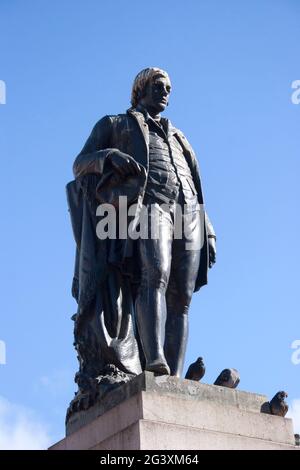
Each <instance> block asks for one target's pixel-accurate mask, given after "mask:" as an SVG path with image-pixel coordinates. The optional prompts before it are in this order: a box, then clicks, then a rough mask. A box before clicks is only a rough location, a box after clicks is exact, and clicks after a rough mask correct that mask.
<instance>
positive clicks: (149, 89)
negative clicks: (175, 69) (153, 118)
mask: <svg viewBox="0 0 300 470" xmlns="http://www.w3.org/2000/svg"><path fill="white" fill-rule="evenodd" d="M170 92H171V82H170V78H169V75H168V74H167V72H165V71H164V70H162V69H159V68H156V67H150V68H147V69H144V70H142V71H141V72H140V73H138V74H137V76H136V77H135V80H134V82H133V87H132V92H131V104H132V106H133V107H134V108H135V107H136V106H137V105H138V104H141V105H143V106H144V107H145V108H146V109H147V111H148V112H150V113H151V114H152V113H154V114H155V113H156V114H157V113H160V112H161V111H164V109H165V108H166V106H167V105H168V100H169V95H170Z"/></svg>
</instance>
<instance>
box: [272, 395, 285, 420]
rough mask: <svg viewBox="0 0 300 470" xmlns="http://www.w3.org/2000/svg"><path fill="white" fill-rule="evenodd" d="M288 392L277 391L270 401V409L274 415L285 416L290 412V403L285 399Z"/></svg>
mask: <svg viewBox="0 0 300 470" xmlns="http://www.w3.org/2000/svg"><path fill="white" fill-rule="evenodd" d="M287 396H288V394H287V393H286V392H284V391H281V392H277V393H276V395H274V397H273V398H272V400H271V401H270V411H271V414H272V415H276V416H282V417H284V416H285V415H286V414H287V412H288V409H289V407H288V404H287V403H286V402H285V401H284V400H285V398H287Z"/></svg>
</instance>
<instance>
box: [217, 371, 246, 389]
mask: <svg viewBox="0 0 300 470" xmlns="http://www.w3.org/2000/svg"><path fill="white" fill-rule="evenodd" d="M239 383H240V374H239V373H238V371H237V370H236V369H224V370H222V372H221V374H220V375H219V376H218V377H217V379H216V381H215V383H214V385H219V386H221V387H228V388H236V387H237V386H238V384H239Z"/></svg>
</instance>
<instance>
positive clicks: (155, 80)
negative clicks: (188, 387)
mask: <svg viewBox="0 0 300 470" xmlns="http://www.w3.org/2000/svg"><path fill="white" fill-rule="evenodd" d="M170 92H171V82H170V79H169V76H168V74H167V73H166V72H165V71H163V70H161V69H158V68H147V69H145V70H142V71H141V72H140V73H139V74H138V75H137V77H136V79H135V81H134V84H133V89H132V96H131V104H132V107H131V108H130V109H129V110H128V111H127V112H126V113H125V114H119V115H113V116H112V115H110V116H105V117H103V118H102V119H100V121H98V122H97V123H96V125H95V127H94V128H93V130H92V133H91V135H90V137H89V138H88V140H87V142H86V144H85V145H84V147H83V149H82V151H81V152H80V154H79V155H78V156H77V158H76V160H75V162H74V167H73V169H74V175H75V178H76V180H75V181H72V182H71V183H69V185H68V186H67V194H68V202H69V209H70V214H71V220H72V226H73V231H74V236H75V240H76V246H77V250H76V263H75V274H74V280H73V295H74V297H75V298H76V300H77V302H78V311H77V314H76V315H75V316H74V317H73V319H74V321H75V328H74V333H75V347H76V349H77V352H78V359H79V363H80V368H79V372H78V373H77V374H76V378H75V380H76V382H77V383H78V386H79V392H78V393H77V394H76V396H75V399H74V400H73V402H72V403H71V407H70V410H69V412H72V411H75V410H77V409H81V408H87V407H88V406H91V404H93V402H95V400H97V399H99V397H101V394H102V393H104V392H103V390H104V391H106V390H108V389H109V387H110V386H113V384H114V383H115V382H116V383H119V382H120V381H123V382H125V381H127V380H130V378H131V377H132V376H134V375H137V374H139V373H141V371H142V370H148V371H152V372H154V373H156V374H171V375H174V376H178V377H180V375H181V373H182V368H183V362H184V356H185V351H186V345H187V338H188V309H189V305H190V301H191V298H192V294H193V292H194V291H197V290H199V289H200V287H201V286H203V285H205V284H206V283H207V270H208V267H212V265H213V264H214V263H215V257H216V245H215V242H216V237H215V233H214V230H213V227H212V225H211V223H210V221H209V219H208V216H207V214H206V212H205V211H204V201H203V194H202V186H201V182H200V174H199V169H198V163H197V160H196V157H195V154H194V152H193V150H192V148H191V146H190V144H189V143H188V141H187V139H186V138H185V136H184V135H183V133H182V132H181V131H180V130H178V129H176V128H175V127H174V126H173V125H172V124H171V122H170V121H169V120H168V119H165V118H162V117H161V115H160V113H161V112H162V111H164V110H165V108H166V106H167V105H168V100H169V96H170ZM119 196H123V197H124V196H126V197H127V201H128V206H129V207H131V208H134V210H133V211H131V214H129V212H130V211H128V214H127V212H126V217H125V218H124V214H123V215H122V217H121V218H120V217H119V216H120V214H121V209H122V208H121V203H120V201H121V199H120V198H119ZM99 203H101V204H105V203H110V204H111V205H112V207H113V209H116V211H117V213H118V221H117V227H115V228H117V229H118V230H116V231H115V229H114V230H113V232H114V235H115V232H118V235H116V236H111V237H109V236H108V237H107V238H104V237H99V230H98V229H99V227H100V225H101V224H102V223H103V224H104V225H105V214H104V213H103V212H101V209H100V210H99ZM101 204H100V205H101ZM150 208H151V210H150ZM144 209H145V210H144ZM181 209H182V213H184V215H183V217H182V219H180V220H181V222H180V224H182V223H183V222H184V221H185V220H188V226H189V234H188V236H187V235H186V233H185V231H183V232H184V233H183V234H182V236H181V238H179V237H175V236H174V233H175V226H176V224H177V222H178V220H179V217H177V214H178V213H179V212H180V210H181ZM112 213H113V211H112ZM141 214H144V219H143V222H141V220H142V219H141ZM145 214H146V215H145ZM201 214H202V215H203V217H201ZM185 218H186V219H185ZM99 221H100V225H99ZM182 221H183V222H182ZM151 224H152V225H151ZM153 224H154V226H155V227H156V228H157V230H158V233H159V236H158V237H156V238H155V237H152V232H151V233H150V226H153ZM129 226H130V227H131V228H133V231H132V233H133V232H134V233H135V234H136V233H138V232H137V228H138V227H139V228H140V230H141V231H142V230H144V236H143V237H142V236H140V237H136V236H135V237H133V236H129V235H128V233H126V236H124V227H125V228H127V227H129ZM181 228H182V227H181ZM120 229H122V236H120ZM145 232H146V233H145ZM145 235H146V236H145ZM200 239H201V240H202V242H201V243H200V244H199V243H198V241H199V240H200ZM188 242H189V243H190V242H191V243H192V245H191V247H192V248H189V249H187V248H186V247H187V243H188ZM101 384H102V385H103V387H104V385H105V386H106V388H102V389H101Z"/></svg>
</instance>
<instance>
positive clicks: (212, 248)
mask: <svg viewBox="0 0 300 470" xmlns="http://www.w3.org/2000/svg"><path fill="white" fill-rule="evenodd" d="M208 249H209V267H210V268H212V267H213V265H214V264H215V262H216V255H217V248H216V240H215V238H209V239H208Z"/></svg>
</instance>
